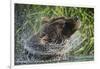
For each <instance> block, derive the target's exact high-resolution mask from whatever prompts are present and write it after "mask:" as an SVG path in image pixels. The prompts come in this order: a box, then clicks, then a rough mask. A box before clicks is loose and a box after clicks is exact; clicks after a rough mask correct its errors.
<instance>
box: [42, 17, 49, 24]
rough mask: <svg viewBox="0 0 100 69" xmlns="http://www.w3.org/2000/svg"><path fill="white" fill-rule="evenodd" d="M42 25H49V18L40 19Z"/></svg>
mask: <svg viewBox="0 0 100 69" xmlns="http://www.w3.org/2000/svg"><path fill="white" fill-rule="evenodd" d="M41 20H42V24H45V23H49V17H42V18H41Z"/></svg>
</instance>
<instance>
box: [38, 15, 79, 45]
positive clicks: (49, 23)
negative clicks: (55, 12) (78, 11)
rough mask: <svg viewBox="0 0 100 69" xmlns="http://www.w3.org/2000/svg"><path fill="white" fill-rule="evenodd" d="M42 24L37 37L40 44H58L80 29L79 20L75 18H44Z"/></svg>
mask: <svg viewBox="0 0 100 69" xmlns="http://www.w3.org/2000/svg"><path fill="white" fill-rule="evenodd" d="M43 22H44V24H43V25H42V28H41V32H40V36H39V37H40V42H41V43H42V44H48V43H56V44H60V43H61V42H62V41H64V40H65V39H68V38H70V37H71V35H72V34H74V32H75V31H77V30H78V29H79V28H80V20H79V17H77V16H76V17H54V18H51V19H48V18H44V19H43Z"/></svg>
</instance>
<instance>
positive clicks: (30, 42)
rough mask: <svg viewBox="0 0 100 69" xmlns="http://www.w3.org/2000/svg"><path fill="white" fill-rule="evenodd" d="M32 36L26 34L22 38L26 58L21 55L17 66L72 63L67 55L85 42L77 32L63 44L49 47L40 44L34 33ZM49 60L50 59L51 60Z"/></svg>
mask: <svg viewBox="0 0 100 69" xmlns="http://www.w3.org/2000/svg"><path fill="white" fill-rule="evenodd" d="M31 34H32V35H31V36H30V37H28V35H26V34H25V33H24V34H23V35H22V36H21V37H22V39H21V45H22V46H23V47H22V48H23V53H22V54H24V56H23V55H19V58H18V59H17V60H16V62H15V63H16V64H30V63H33V64H34V63H47V62H60V61H71V59H69V58H68V57H69V56H68V55H67V54H68V53H69V52H70V51H73V50H74V49H76V48H78V47H80V46H81V43H82V42H83V41H84V40H85V38H84V39H83V38H82V36H81V33H80V32H79V31H76V32H75V33H74V34H73V35H72V36H71V37H70V38H69V39H66V40H65V41H64V42H62V43H61V44H52V43H50V44H49V45H42V44H40V43H39V42H38V37H37V36H36V35H33V33H31ZM26 52H27V53H26ZM30 54H31V56H30ZM48 56H49V57H50V58H49V57H48ZM30 57H31V58H30ZM52 57H53V58H52ZM23 58H24V59H23ZM47 58H49V60H48V59H47ZM42 59H45V60H42Z"/></svg>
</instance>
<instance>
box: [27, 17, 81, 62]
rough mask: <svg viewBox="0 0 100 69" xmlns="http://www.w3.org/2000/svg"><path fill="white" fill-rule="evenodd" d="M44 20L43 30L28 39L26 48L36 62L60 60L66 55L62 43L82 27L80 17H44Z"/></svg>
mask: <svg viewBox="0 0 100 69" xmlns="http://www.w3.org/2000/svg"><path fill="white" fill-rule="evenodd" d="M42 22H43V24H42V28H41V31H40V32H39V33H38V34H37V35H33V36H32V37H30V38H29V39H28V40H27V41H26V44H25V49H26V50H27V51H28V52H29V53H31V54H32V55H31V56H30V55H29V57H33V58H32V60H34V61H35V62H36V61H37V62H38V63H39V62H40V61H41V60H44V61H46V60H50V61H53V60H54V61H60V60H62V58H64V57H65V56H64V55H65V52H64V50H66V49H65V48H66V46H65V45H64V44H62V43H63V42H64V41H65V40H67V39H69V38H70V37H71V35H73V34H74V32H75V31H77V30H78V29H79V28H80V20H79V17H64V16H61V17H53V18H50V19H49V18H44V19H43V21H42ZM50 44H52V45H50ZM55 59H56V60H55ZM40 63H41V62H40Z"/></svg>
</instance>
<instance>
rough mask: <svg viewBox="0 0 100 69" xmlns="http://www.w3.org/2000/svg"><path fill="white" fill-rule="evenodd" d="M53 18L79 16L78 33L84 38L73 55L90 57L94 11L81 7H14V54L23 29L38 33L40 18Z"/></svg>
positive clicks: (92, 45)
mask: <svg viewBox="0 0 100 69" xmlns="http://www.w3.org/2000/svg"><path fill="white" fill-rule="evenodd" d="M55 16H66V17H72V16H79V17H80V20H81V22H82V23H81V24H82V25H81V28H80V32H81V35H82V38H83V39H84V38H86V39H85V41H84V42H83V43H82V44H81V45H82V46H81V47H80V48H78V49H76V50H75V51H72V52H71V54H73V55H90V53H91V52H94V9H93V8H83V7H82V8H81V7H60V6H56V7H55V6H40V5H27V4H26V5H25V4H16V5H15V20H16V21H15V22H16V24H15V33H16V52H19V48H20V45H18V42H17V41H19V40H20V38H21V37H20V34H21V33H22V32H23V31H24V29H23V28H24V27H26V28H27V27H28V28H30V29H31V30H32V31H33V32H38V31H39V30H40V27H41V24H42V22H41V20H42V17H55Z"/></svg>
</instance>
